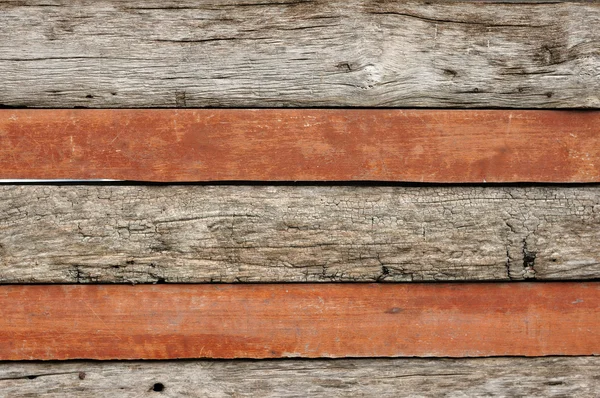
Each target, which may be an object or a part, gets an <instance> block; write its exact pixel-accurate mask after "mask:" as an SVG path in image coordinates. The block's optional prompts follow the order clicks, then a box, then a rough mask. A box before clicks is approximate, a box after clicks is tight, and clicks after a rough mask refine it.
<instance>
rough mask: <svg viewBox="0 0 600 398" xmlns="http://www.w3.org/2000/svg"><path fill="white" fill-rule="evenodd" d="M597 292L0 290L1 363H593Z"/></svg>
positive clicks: (541, 288)
mask: <svg viewBox="0 0 600 398" xmlns="http://www.w3.org/2000/svg"><path fill="white" fill-rule="evenodd" d="M599 299H600V283H543V284H541V283H538V284H525V283H522V284H416V285H415V284H411V285H404V284H400V285H399V284H394V285H390V284H360V285H352V284H325V285H322V284H321V285H313V284H296V285H160V286H155V285H139V286H123V285H121V286H111V285H88V286H78V285H46V286H42V285H39V286H31V285H30V286H26V285H25V286H16V285H15V286H2V287H0V313H1V316H0V342H1V344H0V360H22V359H43V360H48V359H71V358H91V359H114V358H117V359H133V358H145V359H167V358H197V357H210V358H235V357H244V358H274V357H296V356H300V357H345V356H351V357H367V356H368V357H371V356H451V357H463V356H488V355H527V356H539V355H591V354H600V309H599V306H598V303H599Z"/></svg>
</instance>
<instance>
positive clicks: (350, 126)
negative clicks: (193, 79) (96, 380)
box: [0, 109, 600, 182]
mask: <svg viewBox="0 0 600 398" xmlns="http://www.w3.org/2000/svg"><path fill="white" fill-rule="evenodd" d="M0 131H1V132H2V135H1V136H0V177H1V178H9V179H10V178H36V179H39V178H42V179H53V178H60V179H65V178H67V179H69V178H70V179H90V178H91V179H98V178H105V179H117V180H138V181H140V180H141V181H178V182H179V181H216V180H229V181H240V180H242V181H248V180H252V181H256V180H258V181H264V180H266V181H297V180H302V181H336V180H348V181H365V180H376V181H419V182H515V181H535V182H598V181H600V112H565V111H499V110H496V111H494V110H480V111H445V110H433V111H432V110H331V109H330V110H327V109H318V110H314V109H310V110H297V109H296V110H273V109H260V110H247V109H246V110H244V109H233V110H232V109H225V110H214V109H211V110H4V111H2V112H0Z"/></svg>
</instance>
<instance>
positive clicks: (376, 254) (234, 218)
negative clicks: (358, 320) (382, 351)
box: [0, 185, 600, 283]
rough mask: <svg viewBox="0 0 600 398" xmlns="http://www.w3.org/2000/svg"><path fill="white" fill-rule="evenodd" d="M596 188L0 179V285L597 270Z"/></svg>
mask: <svg viewBox="0 0 600 398" xmlns="http://www.w3.org/2000/svg"><path fill="white" fill-rule="evenodd" d="M599 225H600V186H598V185H587V186H529V187H510V186H505V187H501V186H488V187H475V186H419V187H409V186H395V187H390V186H388V187H385V186H299V185H292V186H281V185H280V186H268V185H267V186H248V185H233V186H227V185H217V186H214V185H212V186H211V185H175V186H173V185H164V186H161V185H159V186H145V185H141V186H126V185H104V186H102V185H64V186H52V185H0V282H3V283H97V282H100V283H157V282H186V283H189V282H373V281H380V282H384V281H385V282H411V281H444V280H445V281H469V280H471V281H494V280H495V281H499V280H506V281H508V280H522V279H538V280H560V279H599V278H600V247H598V242H599V241H600V228H599V227H598V226H599Z"/></svg>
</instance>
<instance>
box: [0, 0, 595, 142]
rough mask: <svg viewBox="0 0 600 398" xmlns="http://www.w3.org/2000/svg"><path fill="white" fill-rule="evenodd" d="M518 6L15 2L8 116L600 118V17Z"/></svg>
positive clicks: (571, 9)
mask: <svg viewBox="0 0 600 398" xmlns="http://www.w3.org/2000/svg"><path fill="white" fill-rule="evenodd" d="M505 3H507V1H504V0H502V1H485V2H482V1H476V0H471V1H450V2H449V1H444V2H429V1H425V0H420V1H410V2H407V1H384V0H380V1H370V0H307V1H303V0H293V1H282V0H261V1H252V0H214V1H211V2H210V3H207V2H198V1H196V0H152V1H148V0H126V1H123V0H104V1H101V2H98V1H95V2H88V1H83V0H69V1H65V0H43V1H42V0H19V1H16V0H4V1H2V3H0V9H1V12H0V54H1V55H0V76H2V89H1V90H0V104H5V105H7V106H16V107H23V106H28V107H51V108H55V107H67V108H70V107H73V106H84V107H98V108H106V107H126V108H127V107H129V108H131V107H175V106H176V107H206V106H208V107H215V106H216V107H280V106H283V107H287V106H293V107H297V106H309V107H315V106H326V107H330V106H358V107H371V106H384V107H490V106H491V107H517V108H522V107H525V108H535V107H539V108H556V107H568V108H570V107H599V106H600V96H599V93H600V79H599V75H600V54H599V53H598V45H597V43H598V41H600V5H599V4H598V2H587V4H586V2H583V3H578V2H574V1H562V2H561V1H559V2H556V1H522V2H510V3H513V4H505ZM540 147H541V146H540Z"/></svg>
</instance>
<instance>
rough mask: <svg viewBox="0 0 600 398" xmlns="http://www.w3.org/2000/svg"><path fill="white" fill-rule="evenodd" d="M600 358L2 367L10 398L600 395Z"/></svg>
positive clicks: (1, 383) (2, 384)
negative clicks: (38, 397)
mask: <svg viewBox="0 0 600 398" xmlns="http://www.w3.org/2000/svg"><path fill="white" fill-rule="evenodd" d="M599 370H600V357H571V358H568V357H563V358H552V357H549V358H481V359H436V360H429V359H376V360H374V359H344V360H310V361H307V360H285V361H272V360H267V361H164V362H138V361H134V362H45V363H44V362H42V363H40V362H38V363H35V362H34V363H23V362H12V363H6V362H5V363H0V391H2V394H3V396H6V397H13V398H19V397H37V396H43V397H61V398H62V397H65V396H68V397H90V396H93V397H111V398H112V397H124V398H126V397H131V398H134V397H135V398H139V397H157V396H165V397H203V398H204V397H215V398H216V397H256V396H260V397H302V398H304V397H348V396H352V397H357V396H359V397H483V396H485V397H490V396H494V397H496V396H502V397H581V398H585V397H590V398H591V397H594V398H595V397H597V394H598V391H600V378H599V377H598V371H599Z"/></svg>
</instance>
